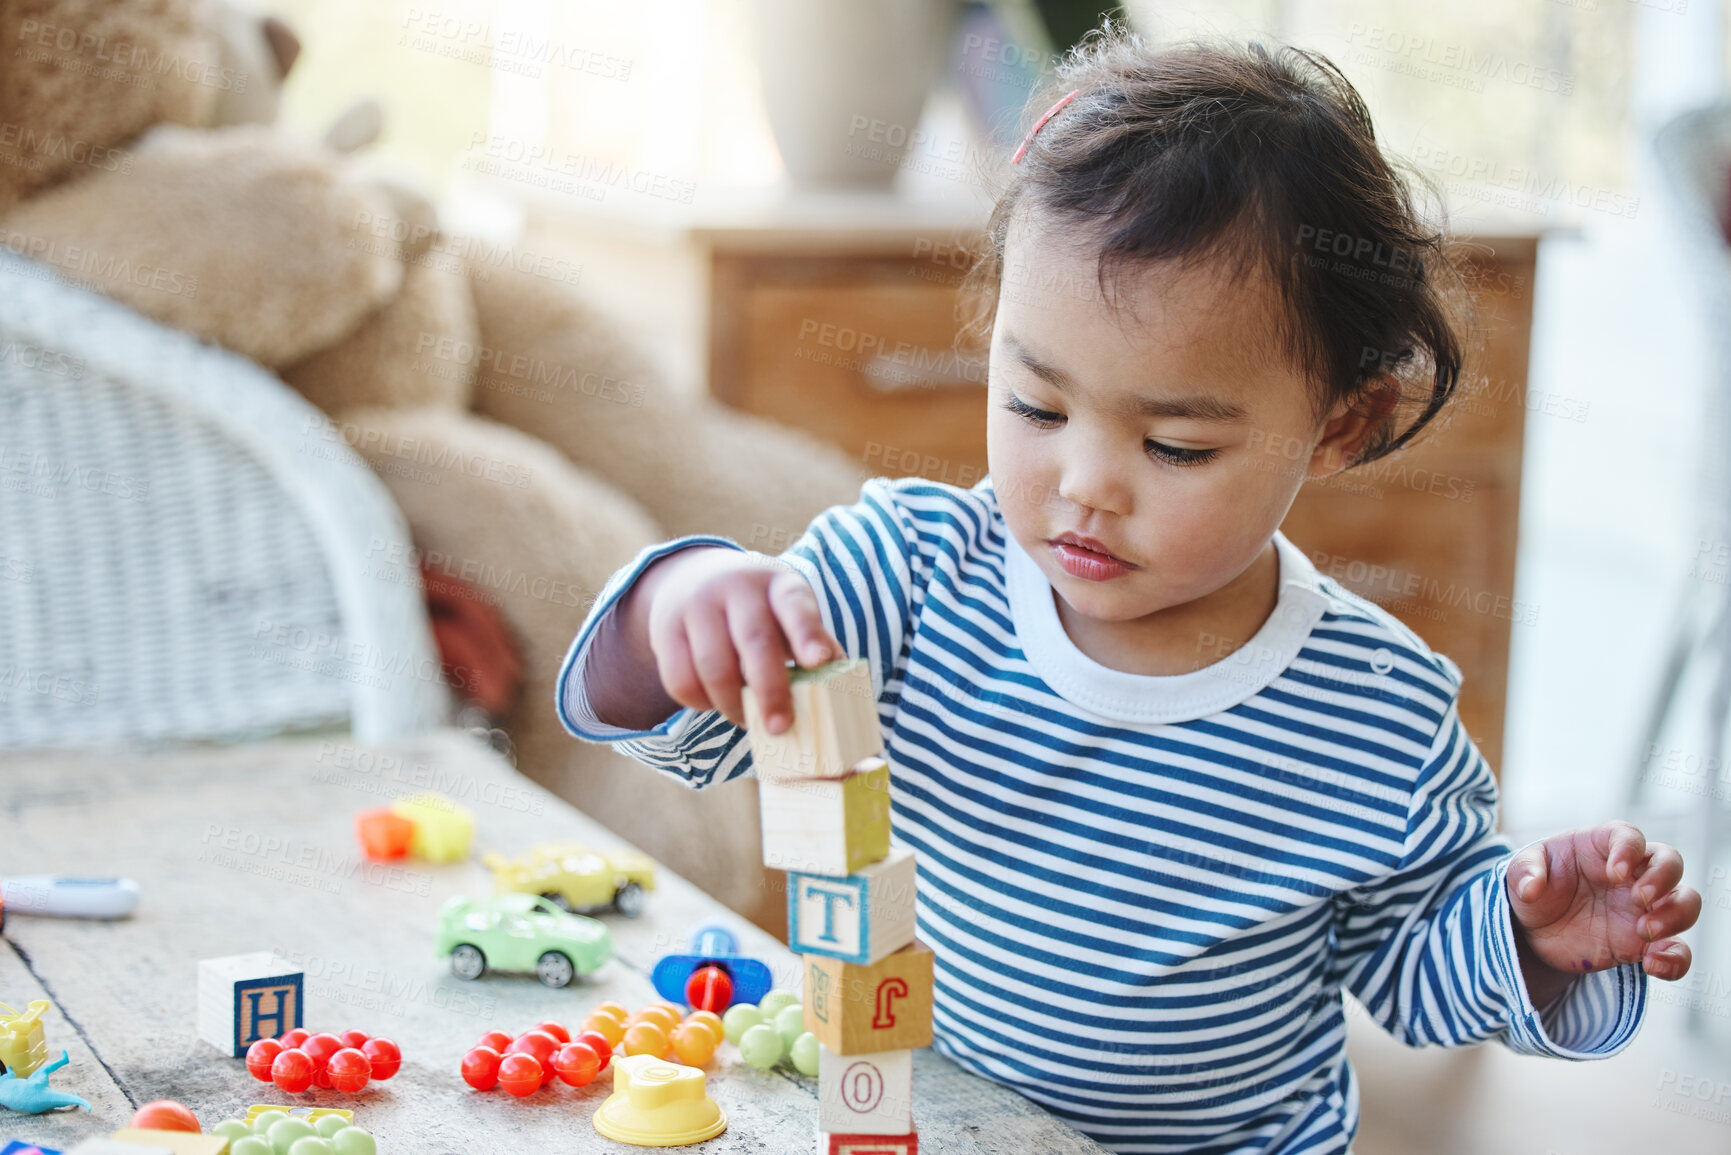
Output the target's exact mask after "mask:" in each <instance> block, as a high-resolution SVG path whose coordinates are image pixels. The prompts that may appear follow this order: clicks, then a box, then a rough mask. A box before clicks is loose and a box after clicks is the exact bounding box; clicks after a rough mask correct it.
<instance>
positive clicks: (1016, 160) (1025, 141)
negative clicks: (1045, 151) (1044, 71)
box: [1010, 88, 1082, 164]
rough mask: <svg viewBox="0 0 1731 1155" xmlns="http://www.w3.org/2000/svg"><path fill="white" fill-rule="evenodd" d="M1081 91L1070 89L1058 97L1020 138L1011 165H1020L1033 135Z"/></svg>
mask: <svg viewBox="0 0 1731 1155" xmlns="http://www.w3.org/2000/svg"><path fill="white" fill-rule="evenodd" d="M1081 91H1082V90H1081V89H1080V88H1072V89H1071V90H1070V91H1069V92H1067V93H1065V94H1064V95H1063V96H1060V97H1059V98H1058V103H1056V104H1054V105H1053V106H1052V107H1051V108H1048V109H1047V110H1046V115H1045V116H1042V117H1041V118H1040V119H1039V120H1036V121H1035V122H1034V127H1033V128H1030V129H1029V130H1028V135H1027V136H1024V137H1023V138H1022V143H1021V144H1020V145H1018V146H1017V148H1016V155H1015V156H1012V157H1011V158H1010V163H1011V164H1021V163H1022V157H1023V156H1024V155H1025V154H1026V153H1027V151H1028V146H1029V145H1030V144H1033V143H1034V136H1035V134H1036V133H1038V132H1039V131H1040V130H1041V129H1042V128H1045V127H1046V122H1047V121H1048V120H1051V119H1052V118H1053V117H1054V116H1057V115H1058V111H1059V110H1060V109H1062V108H1063V107H1064V106H1065V105H1066V104H1069V103H1070V101H1072V100H1074V99H1075V98H1076V94H1077V93H1078V92H1081Z"/></svg>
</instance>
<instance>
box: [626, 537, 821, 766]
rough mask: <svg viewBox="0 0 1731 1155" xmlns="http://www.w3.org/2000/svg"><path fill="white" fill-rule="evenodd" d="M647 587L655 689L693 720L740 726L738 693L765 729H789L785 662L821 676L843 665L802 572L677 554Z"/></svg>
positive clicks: (761, 562) (752, 560)
mask: <svg viewBox="0 0 1731 1155" xmlns="http://www.w3.org/2000/svg"><path fill="white" fill-rule="evenodd" d="M639 581H640V582H644V581H647V582H650V583H651V584H650V588H649V589H648V590H645V591H642V592H643V593H645V594H647V596H648V605H647V608H648V630H649V646H650V649H651V650H652V651H653V652H654V654H655V665H656V671H657V673H658V674H659V675H660V677H661V685H662V687H663V688H664V689H665V690H666V691H667V693H668V694H669V695H671V696H672V698H673V700H674V701H676V702H678V703H680V704H681V705H683V706H690V707H692V708H693V709H696V710H719V711H721V713H722V714H723V715H724V716H725V717H726V718H727V720H728V721H730V722H732V723H733V724H734V725H736V726H744V725H745V708H744V705H743V703H742V700H741V689H742V688H743V687H744V686H745V685H750V686H751V688H752V691H753V692H754V693H756V694H757V695H758V700H759V701H760V702H761V703H762V705H763V713H764V719H765V724H766V725H767V726H768V727H769V731H770V733H772V734H779V733H781V732H782V731H784V730H786V729H787V728H788V726H789V725H791V724H792V719H793V695H792V693H791V691H790V689H789V682H788V670H787V661H788V659H789V658H793V659H794V660H796V661H797V662H798V663H799V664H800V665H802V666H817V665H822V664H823V663H824V662H828V661H833V660H834V659H836V658H843V657H846V656H847V653H846V651H845V650H843V649H842V647H841V645H840V643H838V642H837V641H836V640H835V638H834V637H833V636H831V634H830V632H829V631H828V630H827V629H825V628H824V624H823V617H822V615H821V614H820V613H819V612H818V605H817V595H816V594H815V593H814V592H813V591H812V588H811V586H810V584H809V583H807V581H806V580H805V578H804V577H802V576H801V575H800V573H799V571H798V570H796V569H794V568H793V567H792V566H790V565H788V564H787V563H786V562H782V561H778V560H776V559H775V558H772V557H769V556H768V555H766V554H761V553H743V552H741V551H739V550H734V549H724V548H721V547H694V548H691V549H684V550H680V551H679V552H677V553H674V554H670V555H668V556H667V557H665V558H663V559H660V560H658V561H656V562H655V563H654V564H652V565H651V566H650V567H649V568H648V569H646V570H645V571H644V572H643V574H642V576H641V577H640V579H639Z"/></svg>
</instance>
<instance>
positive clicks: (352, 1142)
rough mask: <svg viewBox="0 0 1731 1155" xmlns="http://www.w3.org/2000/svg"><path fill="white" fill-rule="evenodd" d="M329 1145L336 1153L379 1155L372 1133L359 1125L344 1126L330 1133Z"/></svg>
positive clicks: (344, 1154)
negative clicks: (332, 1133)
mask: <svg viewBox="0 0 1731 1155" xmlns="http://www.w3.org/2000/svg"><path fill="white" fill-rule="evenodd" d="M331 1146H332V1147H335V1148H336V1149H337V1155H379V1147H378V1144H377V1143H374V1142H373V1136H372V1134H371V1133H370V1132H367V1131H363V1130H361V1129H360V1128H359V1127H344V1128H343V1129H342V1130H341V1131H338V1132H337V1133H336V1134H335V1135H332V1136H331Z"/></svg>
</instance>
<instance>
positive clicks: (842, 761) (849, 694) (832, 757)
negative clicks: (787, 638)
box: [741, 658, 884, 780]
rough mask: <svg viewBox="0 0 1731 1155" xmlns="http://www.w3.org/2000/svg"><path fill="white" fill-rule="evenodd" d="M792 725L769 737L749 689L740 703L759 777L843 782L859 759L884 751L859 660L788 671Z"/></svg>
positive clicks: (867, 677) (760, 707)
mask: <svg viewBox="0 0 1731 1155" xmlns="http://www.w3.org/2000/svg"><path fill="white" fill-rule="evenodd" d="M788 673H789V680H790V682H791V683H792V684H791V686H790V689H791V690H792V693H793V725H792V726H790V727H788V728H787V729H786V730H784V731H782V732H781V733H780V734H771V733H770V732H769V728H768V727H767V726H765V725H764V719H763V704H762V703H761V702H760V701H758V698H757V695H756V693H754V692H753V690H752V688H751V687H750V686H747V687H745V689H744V691H743V692H742V694H741V700H742V702H743V703H744V706H745V728H746V733H747V734H748V735H749V736H750V738H751V760H752V763H753V765H754V766H755V768H756V770H757V774H758V777H760V778H765V779H783V780H785V779H789V778H844V777H846V776H847V775H848V773H849V772H850V771H852V770H853V768H854V767H855V766H857V765H859V763H860V760H861V759H864V758H869V757H871V756H872V755H873V754H879V753H882V752H883V748H884V737H883V731H882V729H881V728H880V727H879V726H878V704H877V694H876V693H875V692H874V691H873V690H872V678H871V669H870V668H869V667H868V666H867V665H866V662H865V659H864V658H851V659H849V658H844V659H841V660H838V661H834V662H825V663H824V664H823V665H821V666H816V667H813V668H812V669H809V670H807V669H800V668H795V669H792V670H790V671H789V672H788Z"/></svg>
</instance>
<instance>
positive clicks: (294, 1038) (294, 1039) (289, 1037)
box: [277, 1027, 313, 1050]
mask: <svg viewBox="0 0 1731 1155" xmlns="http://www.w3.org/2000/svg"><path fill="white" fill-rule="evenodd" d="M312 1036H313V1033H312V1032H311V1031H309V1030H307V1029H306V1028H305V1027H296V1028H295V1029H294V1030H292V1031H284V1032H283V1033H282V1037H281V1038H279V1039H277V1042H279V1043H281V1044H282V1045H283V1049H284V1050H287V1049H288V1048H289V1047H298V1046H300V1045H301V1044H302V1043H304V1042H306V1041H307V1040H308V1039H310V1038H312Z"/></svg>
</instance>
